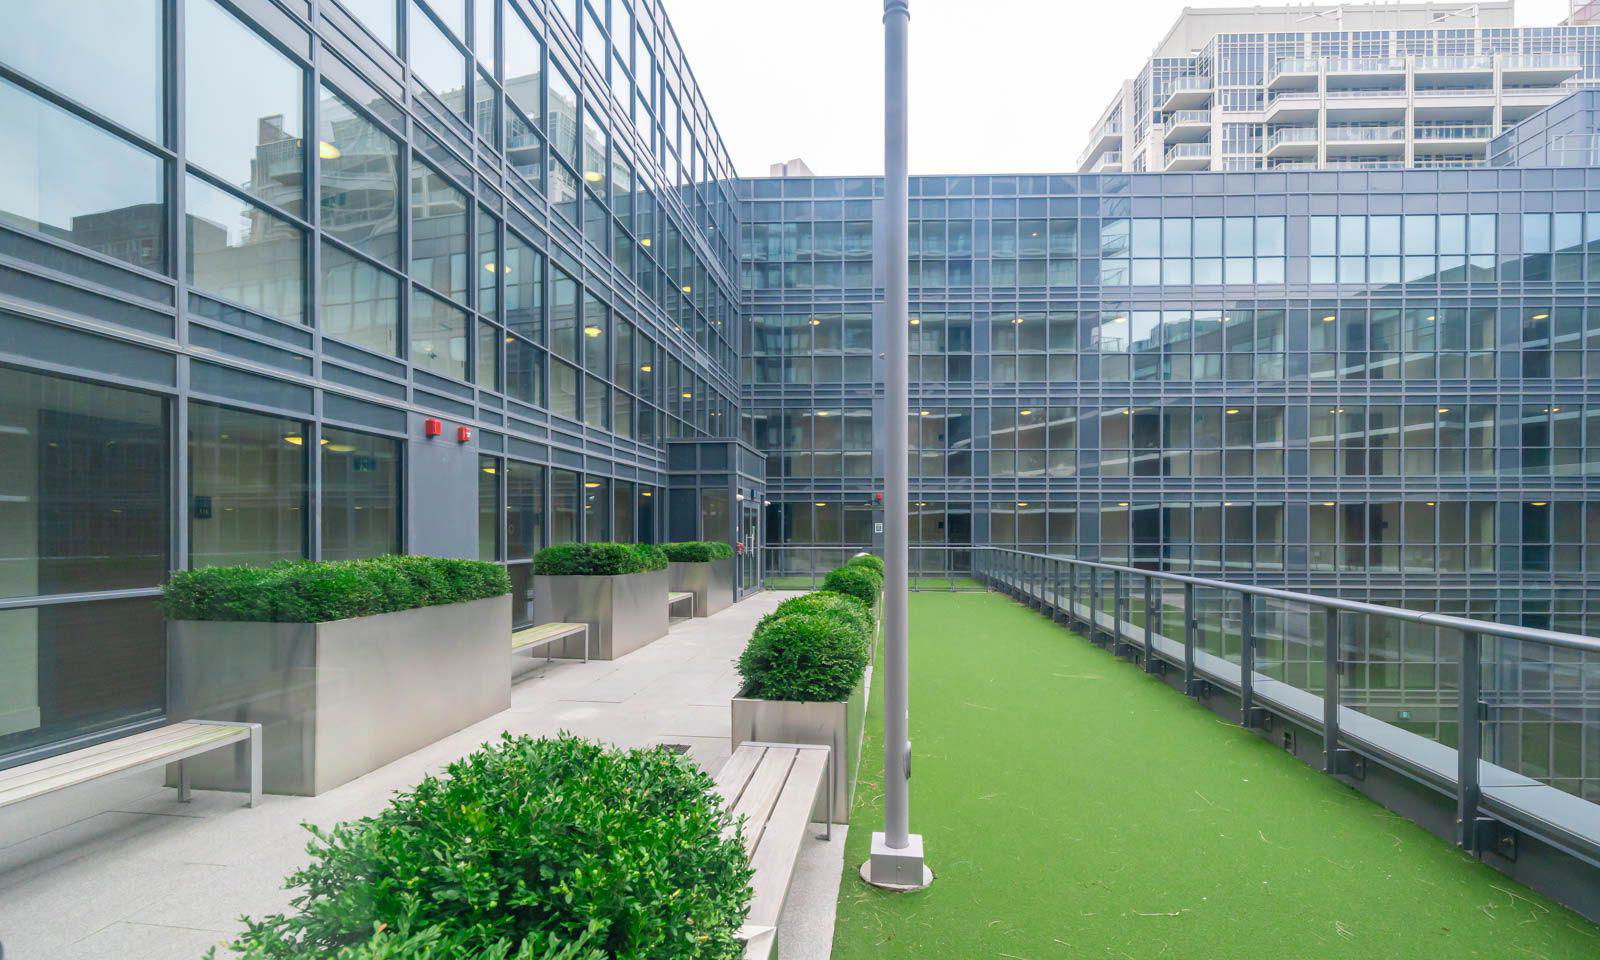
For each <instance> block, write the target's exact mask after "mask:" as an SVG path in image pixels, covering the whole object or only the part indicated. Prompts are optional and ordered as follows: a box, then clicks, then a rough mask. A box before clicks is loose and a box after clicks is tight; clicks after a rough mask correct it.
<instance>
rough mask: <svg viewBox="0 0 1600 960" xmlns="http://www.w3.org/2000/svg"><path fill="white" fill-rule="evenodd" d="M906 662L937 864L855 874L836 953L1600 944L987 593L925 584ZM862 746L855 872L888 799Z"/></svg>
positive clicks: (1030, 955) (1553, 951)
mask: <svg viewBox="0 0 1600 960" xmlns="http://www.w3.org/2000/svg"><path fill="white" fill-rule="evenodd" d="M911 677H912V684H913V688H912V693H911V710H912V713H911V718H912V724H911V729H912V737H913V741H914V745H915V768H914V774H913V777H912V780H911V784H912V807H911V825H912V829H913V830H915V831H917V832H919V833H921V834H922V835H923V836H924V838H925V841H926V843H927V850H928V861H929V865H930V866H932V867H933V869H934V871H935V873H936V875H937V877H938V879H937V881H936V882H935V883H934V885H933V886H932V887H930V888H929V889H928V890H926V891H924V892H921V893H917V894H912V895H895V894H885V893H881V892H879V891H876V890H872V889H869V888H867V887H865V886H863V885H861V884H860V883H850V882H847V883H846V884H845V885H844V887H843V888H842V891H841V896H840V904H839V914H838V925H837V927H836V930H835V938H834V952H833V956H834V957H835V958H837V960H854V958H858V957H862V958H865V957H872V958H886V957H907V958H911V957H916V958H957V957H959V958H968V957H1011V958H1022V960H1043V958H1054V957H1063V958H1064V957H1133V958H1141V960H1143V958H1147V957H1149V958H1154V957H1173V958H1176V957H1182V958H1203V957H1217V958H1228V960H1239V958H1249V957H1271V958H1281V957H1288V956H1316V957H1351V958H1355V957H1369V956H1382V957H1386V958H1404V957H1418V958H1422V957H1428V958H1432V957H1438V956H1460V957H1486V958H1487V957H1494V958H1507V957H1545V958H1549V960H1558V958H1566V957H1573V958H1576V957H1585V958H1588V957H1594V956H1596V955H1597V953H1600V927H1596V926H1595V925H1593V924H1591V923H1589V922H1588V921H1586V920H1584V919H1583V918H1581V917H1579V916H1578V915H1576V914H1574V913H1572V912H1571V911H1569V910H1567V909H1565V908H1563V907H1561V906H1559V905H1557V904H1555V903H1553V902H1551V901H1550V900H1548V899H1547V898H1545V897H1542V896H1540V895H1539V894H1537V893H1535V892H1533V891H1531V890H1529V889H1527V888H1526V887H1523V886H1521V885H1519V884H1517V883H1516V882H1514V881H1512V880H1509V879H1508V878H1506V877H1505V876H1504V875H1502V874H1500V873H1498V872H1496V871H1495V870H1493V869H1491V868H1490V867H1488V866H1486V865H1484V864H1483V863H1481V862H1478V861H1476V860H1474V859H1472V858H1470V857H1468V856H1466V855H1464V854H1462V853H1460V852H1459V851H1458V850H1457V849H1455V848H1454V847H1452V846H1450V845H1449V844H1447V843H1445V842H1443V841H1441V840H1439V839H1438V838H1436V837H1435V836H1433V835H1432V834H1429V833H1427V832H1426V831H1424V830H1423V829H1422V828H1421V827H1418V826H1417V825H1415V824H1414V823H1412V822H1411V821H1410V820H1407V819H1405V818H1404V817H1401V816H1399V815H1397V814H1394V813H1391V812H1389V811H1387V810H1385V809H1384V808H1383V807H1381V806H1379V805H1377V804H1376V803H1374V802H1372V801H1370V800H1368V799H1367V798H1366V797H1364V796H1363V795H1361V794H1360V793H1358V792H1356V791H1355V790H1353V789H1351V788H1349V787H1346V786H1344V785H1343V784H1341V783H1339V782H1338V781H1335V780H1332V779H1330V778H1328V777H1326V776H1325V775H1323V774H1322V773H1320V772H1318V771H1317V770H1314V769H1312V768H1310V767H1308V766H1306V765H1305V764H1303V763H1300V762H1299V761H1297V760H1295V759H1293V758H1292V757H1290V756H1289V755H1288V754H1286V753H1284V752H1283V751H1282V750H1280V749H1278V748H1277V747H1275V746H1273V745H1272V744H1270V743H1269V742H1267V741H1265V740H1263V739H1261V738H1260V737H1258V736H1255V735H1253V734H1251V733H1249V732H1247V731H1245V730H1244V729H1242V728H1241V727H1239V726H1238V725H1237V724H1235V723H1230V722H1227V721H1226V720H1223V719H1221V718H1219V717H1217V716H1216V715H1215V714H1213V713H1211V712H1210V711H1208V710H1206V709H1205V708H1203V707H1202V706H1200V705H1198V704H1196V703H1195V702H1193V701H1191V700H1189V699H1188V698H1185V697H1183V696H1180V695H1177V694H1175V693H1174V692H1173V691H1172V690H1171V689H1170V688H1168V687H1167V686H1165V685H1164V684H1163V683H1161V682H1160V681H1159V680H1157V679H1155V678H1154V677H1151V676H1149V675H1147V674H1145V673H1143V672H1142V671H1141V670H1140V669H1139V668H1138V667H1137V666H1135V665H1133V664H1131V663H1128V662H1125V661H1122V660H1120V659H1117V658H1114V657H1112V656H1111V655H1110V654H1108V653H1106V652H1105V651H1103V650H1100V649H1098V648H1096V647H1093V646H1091V645H1090V644H1088V643H1087V642H1086V641H1084V640H1083V639H1082V638H1081V637H1080V636H1077V635H1075V634H1072V633H1069V632H1068V631H1066V630H1065V629H1063V628H1062V627H1060V626H1057V625H1055V624H1052V623H1051V622H1050V621H1048V620H1046V619H1043V618H1041V617H1040V616H1039V615H1038V614H1036V613H1034V612H1032V611H1029V610H1027V609H1025V608H1024V607H1022V606H1020V605H1019V604H1017V603H1014V602H1012V601H1011V600H1009V599H1006V598H1004V597H1002V596H1000V595H997V594H982V593H945V594H939V593H918V594H914V595H913V596H912V598H911ZM873 705H874V707H875V713H874V718H873V720H872V721H870V722H869V725H868V736H869V739H870V738H874V735H875V733H876V732H877V731H879V730H881V713H880V712H878V711H881V706H882V700H881V697H878V696H876V695H875V696H874V700H873ZM863 756H864V757H865V763H866V764H868V765H869V766H868V767H866V768H864V769H863V771H862V785H861V789H860V790H859V792H858V795H857V798H856V803H857V811H858V812H857V817H856V818H855V821H854V822H855V823H856V824H857V829H855V830H852V831H851V833H850V837H849V842H848V851H847V853H846V856H845V863H846V865H847V871H849V870H852V869H853V867H854V865H856V864H859V863H860V862H861V861H863V860H864V859H866V855H867V848H868V843H869V840H870V837H869V830H868V827H867V825H868V824H873V823H876V822H878V821H879V820H880V819H881V813H880V812H879V810H878V807H879V805H880V803H881V798H880V796H879V794H878V791H877V782H878V777H879V770H880V769H881V756H882V747H881V743H878V742H876V741H874V742H871V743H869V744H868V745H867V747H866V748H864V750H863ZM873 767H877V768H879V769H873Z"/></svg>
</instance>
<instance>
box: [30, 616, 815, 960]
mask: <svg viewBox="0 0 1600 960" xmlns="http://www.w3.org/2000/svg"><path fill="white" fill-rule="evenodd" d="M789 595H790V594H784V593H765V594H758V595H756V596H755V597H752V598H750V599H749V600H746V601H744V602H743V603H739V604H735V605H734V606H733V607H730V608H729V609H727V610H724V611H723V612H721V613H719V614H717V615H716V616H713V617H709V618H706V619H702V620H687V621H684V622H682V623H679V624H677V625H675V626H674V627H673V628H672V630H671V632H670V633H669V635H668V636H667V637H665V638H663V639H661V640H658V641H657V642H655V643H653V644H651V645H650V646H648V647H645V648H644V649H642V650H638V651H636V652H634V653H632V654H630V655H628V656H627V657H624V658H623V659H622V660H618V661H610V662H600V661H595V662H591V663H587V664H584V663H578V662H563V661H557V662H556V663H554V664H552V665H550V666H548V667H546V666H545V665H544V661H543V660H535V661H532V663H531V664H530V663H529V661H527V660H525V659H523V660H518V661H516V663H517V664H518V665H520V667H521V670H522V673H521V675H520V677H519V679H518V682H517V683H516V684H515V686H513V688H512V691H511V708H510V709H509V710H506V711H505V712H503V713H500V714H497V715H495V716H493V717H491V718H489V719H488V720H485V721H483V722H482V723H479V724H476V725H474V726H472V727H469V728H467V729H466V730H463V731H461V732H460V733H457V734H455V735H453V736H451V737H448V738H446V739H444V740H441V741H439V742H437V743H435V744H433V745H431V746H429V747H426V748H424V749H422V750H419V751H417V752H416V753H413V754H411V755H409V756H407V757H404V758H402V759H400V760H397V761H395V762H394V763H391V764H389V765H387V766H385V767H382V768H381V769H378V770H375V771H373V772H372V773H370V774H368V775H366V776H364V777H361V778H360V779H358V780H355V781H352V782H351V783H348V784H345V785H344V786H342V787H338V788H337V789H334V790H330V791H328V792H327V793H325V794H323V795H322V796H319V797H276V796H269V797H267V798H266V800H265V802H263V803H262V805H261V806H259V807H257V808H255V809H253V810H252V809H249V808H247V807H245V806H243V804H242V802H241V798H240V796H239V795H238V794H231V793H213V792H207V791H198V790H197V791H195V794H194V800H193V801H192V802H191V803H188V804H180V803H178V802H177V801H176V799H175V796H174V791H172V790H170V789H166V788H164V787H162V786H161V785H160V779H159V776H158V775H154V774H152V775H146V776H138V777H132V778H126V779H123V780H118V781H109V782H104V783H97V784H93V785H89V786H85V787H82V788H79V789H77V790H73V791H68V792H66V793H63V794H60V795H58V796H56V797H50V798H42V799H40V800H36V801H31V802H29V803H27V804H21V805H18V806H17V807H13V808H10V809H8V810H6V811H3V813H0V948H3V954H0V955H3V957H4V960H89V958H102V957H105V958H117V960H196V958H198V957H200V956H201V955H202V954H203V953H204V951H205V950H206V948H207V947H209V946H212V945H214V944H218V943H221V942H223V941H225V940H226V939H227V938H228V937H229V936H230V935H232V934H234V933H236V932H237V931H238V930H239V929H240V923H239V918H240V917H241V916H243V915H249V916H260V915H261V914H264V913H271V912H277V911H282V910H286V909H288V907H289V899H290V896H291V895H292V894H291V893H290V892H289V891H286V890H284V889H282V885H283V878H284V877H285V876H286V875H287V874H288V873H289V871H291V870H293V869H295V868H296V867H298V866H300V865H302V864H304V863H305V862H306V861H307V860H308V857H307V855H306V853H305V844H306V834H305V831H304V830H303V829H301V827H300V824H301V823H302V822H308V823H314V824H317V825H319V826H324V827H326V826H331V825H332V824H334V823H336V822H338V821H341V820H348V819H352V818H355V817H360V816H363V815H367V814H371V813H374V812H376V811H377V810H379V809H381V808H382V807H383V806H384V804H385V803H387V802H388V800H389V798H390V796H391V795H392V794H393V793H394V791H396V790H401V789H405V788H407V787H409V786H411V785H412V784H414V783H416V782H417V780H419V779H420V778H421V777H422V776H423V775H424V774H427V773H431V772H436V771H438V770H440V769H442V768H443V767H444V766H445V765H446V764H448V763H449V762H451V761H452V760H455V759H457V758H459V757H461V756H462V755H464V754H466V753H469V752H471V751H472V749H473V748H475V747H477V746H478V745H479V744H481V743H483V742H484V741H486V740H491V739H494V738H496V737H498V736H499V735H500V733H501V731H509V732H511V733H514V734H524V733H525V734H533V735H536V736H537V735H548V734H555V733H558V732H560V731H563V730H567V731H571V732H573V733H576V734H579V735H581V736H586V737H593V738H596V739H601V740H606V741H608V742H611V743H615V744H617V745H619V746H628V747H633V746H644V745H648V744H656V743H675V744H685V745H687V746H688V750H689V754H690V756H692V757H693V758H694V759H695V761H696V762H698V763H700V764H701V765H702V766H703V767H705V769H707V770H709V771H711V772H715V771H717V770H718V769H720V768H721V766H722V764H723V763H725V762H726V761H727V759H728V756H729V753H730V746H729V741H728V723H729V717H728V701H729V699H730V698H731V697H732V696H733V695H734V693H735V692H737V688H738V675H737V673H736V672H735V670H734V667H733V661H734V659H735V658H736V657H737V656H738V654H739V651H740V650H742V649H743V647H744V643H745V640H746V639H747V638H748V637H749V635H750V629H751V627H752V626H753V625H754V624H755V621H756V620H757V619H759V618H760V617H761V616H762V614H765V613H767V612H769V611H770V610H771V609H772V608H773V607H774V606H776V605H777V603H778V602H779V601H780V600H782V599H783V598H784V597H786V596H789ZM843 848H844V831H843V830H835V831H834V840H833V842H832V843H825V842H823V841H822V840H820V839H817V840H815V841H808V842H807V843H806V846H805V847H804V848H803V849H802V854H801V869H800V872H799V875H798V876H797V877H796V879H795V885H794V887H793V889H794V891H795V893H794V894H793V895H792V896H791V898H790V901H789V909H788V911H787V912H786V913H785V921H784V924H783V925H782V926H781V927H780V944H781V945H780V951H781V953H782V956H783V958H784V960H826V958H827V957H828V955H829V946H830V944H831V941H832V936H833V908H834V899H835V897H836V894H837V890H838V884H839V876H840V871H841V866H842V862H843V860H842V858H843ZM830 881H831V884H832V886H831V891H832V892H829V891H830V887H829V883H830ZM791 915H793V919H791ZM824 924H825V926H824ZM791 927H792V928H793V929H791Z"/></svg>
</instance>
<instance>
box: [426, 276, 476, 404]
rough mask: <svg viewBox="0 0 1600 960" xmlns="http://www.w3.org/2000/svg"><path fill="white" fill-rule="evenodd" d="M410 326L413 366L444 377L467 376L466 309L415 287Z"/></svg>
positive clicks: (463, 377)
mask: <svg viewBox="0 0 1600 960" xmlns="http://www.w3.org/2000/svg"><path fill="white" fill-rule="evenodd" d="M410 329H411V348H410V357H411V363H412V364H413V365H414V366H416V367H418V368H419V369H422V370H427V371H428V372H429V373H436V374H438V375H439V376H441V377H450V378H452V379H455V380H465V379H467V314H466V311H464V310H461V309H459V308H457V307H454V306H452V305H450V304H448V303H446V302H445V301H443V300H440V299H439V298H438V297H435V296H433V295H432V294H428V293H424V292H422V291H421V290H413V291H411V324H410ZM489 386H490V387H493V386H494V385H493V384H489Z"/></svg>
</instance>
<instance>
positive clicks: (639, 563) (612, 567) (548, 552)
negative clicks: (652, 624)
mask: <svg viewBox="0 0 1600 960" xmlns="http://www.w3.org/2000/svg"><path fill="white" fill-rule="evenodd" d="M665 569H667V555H666V554H665V553H663V552H662V550H661V548H660V547H657V546H654V545H652V544H648V543H561V544H557V545H556V546H553V547H545V548H544V549H543V550H540V551H539V552H538V553H537V554H535V555H534V558H533V572H534V573H536V574H539V575H540V576H545V577H617V576H622V575H623V574H628V573H648V572H650V571H652V570H665Z"/></svg>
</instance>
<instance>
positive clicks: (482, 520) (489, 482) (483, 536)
mask: <svg viewBox="0 0 1600 960" xmlns="http://www.w3.org/2000/svg"><path fill="white" fill-rule="evenodd" d="M500 471H501V468H500V461H499V460H498V459H497V458H495V457H485V456H479V457H478V559H479V560H491V561H493V560H498V559H500V529H501V528H500Z"/></svg>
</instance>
